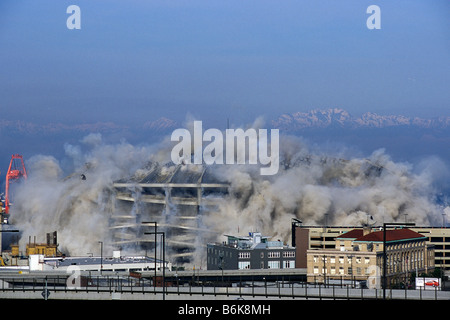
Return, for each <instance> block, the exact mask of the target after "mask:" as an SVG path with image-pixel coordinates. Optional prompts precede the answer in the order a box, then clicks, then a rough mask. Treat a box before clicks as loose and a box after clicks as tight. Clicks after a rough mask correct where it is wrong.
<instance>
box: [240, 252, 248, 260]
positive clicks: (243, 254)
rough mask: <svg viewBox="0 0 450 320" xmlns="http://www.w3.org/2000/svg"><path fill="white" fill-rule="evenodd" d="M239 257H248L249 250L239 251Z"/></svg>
mask: <svg viewBox="0 0 450 320" xmlns="http://www.w3.org/2000/svg"><path fill="white" fill-rule="evenodd" d="M239 259H250V252H239Z"/></svg>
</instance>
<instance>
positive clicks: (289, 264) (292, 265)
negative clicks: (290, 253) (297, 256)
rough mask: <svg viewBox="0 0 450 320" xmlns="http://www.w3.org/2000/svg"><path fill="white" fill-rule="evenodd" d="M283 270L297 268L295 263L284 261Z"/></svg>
mask: <svg viewBox="0 0 450 320" xmlns="http://www.w3.org/2000/svg"><path fill="white" fill-rule="evenodd" d="M283 268H284V269H293V268H295V261H293V260H288V261H283Z"/></svg>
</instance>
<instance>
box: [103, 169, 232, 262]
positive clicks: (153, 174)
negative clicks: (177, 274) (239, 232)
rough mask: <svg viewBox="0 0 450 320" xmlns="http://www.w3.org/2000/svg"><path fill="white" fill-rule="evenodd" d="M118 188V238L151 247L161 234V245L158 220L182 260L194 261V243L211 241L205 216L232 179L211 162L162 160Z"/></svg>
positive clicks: (173, 254) (119, 242) (169, 248)
mask: <svg viewBox="0 0 450 320" xmlns="http://www.w3.org/2000/svg"><path fill="white" fill-rule="evenodd" d="M114 188H115V191H116V200H117V201H116V204H115V205H116V208H115V210H114V212H115V214H113V215H112V216H111V219H112V220H111V229H112V231H113V240H114V244H115V245H116V246H118V247H121V248H124V249H126V247H127V246H138V247H139V248H141V249H145V250H147V249H148V250H152V249H154V247H155V240H156V241H157V245H158V247H159V246H160V244H161V240H158V239H156V238H155V236H154V235H153V234H151V233H152V232H155V229H154V225H155V222H156V223H157V228H158V229H157V231H158V232H164V233H165V239H166V240H165V241H166V252H167V253H168V254H169V257H170V259H171V260H172V261H174V262H175V263H180V264H184V263H192V262H193V254H194V252H195V249H196V248H198V247H199V246H203V245H205V244H206V242H207V239H208V234H210V233H211V231H210V230H206V229H205V228H202V216H203V215H204V214H208V213H209V212H212V211H214V208H215V207H216V206H217V205H218V202H219V201H223V198H224V194H227V192H228V184H227V183H226V182H223V181H219V180H218V179H217V177H216V176H214V175H213V174H212V168H211V167H204V166H201V165H173V164H168V165H160V164H157V163H151V164H149V165H148V166H147V167H146V168H144V169H142V170H139V171H138V172H137V173H136V174H135V175H134V176H133V177H130V178H127V179H121V180H118V181H115V182H114ZM210 235H211V234H210ZM158 252H162V250H161V249H159V248H158Z"/></svg>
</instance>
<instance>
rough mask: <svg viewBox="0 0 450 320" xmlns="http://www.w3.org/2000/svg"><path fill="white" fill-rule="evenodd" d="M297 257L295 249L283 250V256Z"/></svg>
mask: <svg viewBox="0 0 450 320" xmlns="http://www.w3.org/2000/svg"><path fill="white" fill-rule="evenodd" d="M294 257H295V251H284V252H283V258H294Z"/></svg>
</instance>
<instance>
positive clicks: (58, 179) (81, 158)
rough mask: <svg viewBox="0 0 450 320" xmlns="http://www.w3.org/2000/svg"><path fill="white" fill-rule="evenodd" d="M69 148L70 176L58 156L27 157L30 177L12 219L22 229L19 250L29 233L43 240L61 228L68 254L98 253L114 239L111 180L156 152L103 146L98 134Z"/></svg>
mask: <svg viewBox="0 0 450 320" xmlns="http://www.w3.org/2000/svg"><path fill="white" fill-rule="evenodd" d="M83 148H88V150H87V151H86V152H82V149H83ZM65 151H66V155H67V156H68V157H69V159H71V161H72V162H73V164H74V167H75V168H74V172H75V174H73V175H70V176H67V174H63V170H62V169H61V166H62V165H61V163H59V161H58V160H57V159H55V158H54V157H51V156H42V155H37V156H33V157H31V158H30V159H27V161H26V166H27V172H28V179H27V180H26V181H25V182H23V183H22V184H21V185H20V186H19V187H18V188H17V191H16V194H15V199H14V200H15V201H14V202H15V203H14V206H13V207H12V209H11V211H10V213H11V222H12V223H13V224H14V225H16V226H17V228H18V229H19V230H21V231H22V241H21V250H24V246H25V242H26V241H28V239H29V237H30V236H31V239H32V240H33V239H34V237H35V236H36V241H37V242H45V241H46V239H45V235H46V233H48V232H53V231H57V232H58V242H59V245H60V247H59V248H60V249H61V250H62V251H63V252H64V253H68V254H70V255H86V254H87V253H93V254H99V253H100V244H99V241H103V242H104V243H105V245H106V244H107V243H109V242H110V241H109V240H110V238H109V233H110V232H109V229H108V227H109V221H108V219H109V216H110V214H111V212H112V210H113V208H114V206H113V201H114V198H113V197H111V194H112V193H111V191H112V190H111V188H112V182H113V181H114V180H116V179H119V178H122V177H124V176H128V175H130V174H131V173H134V172H135V171H136V170H137V169H138V168H140V167H142V166H143V165H144V164H145V163H146V162H147V161H149V160H150V157H151V155H152V154H153V153H154V152H153V150H152V148H151V147H135V146H132V145H130V144H127V143H120V144H118V145H107V144H103V143H102V141H101V136H100V135H98V134H91V135H89V136H87V137H85V138H84V139H83V140H82V145H81V146H74V145H66V146H65ZM104 249H105V251H107V249H108V248H107V247H105V248H104Z"/></svg>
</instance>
